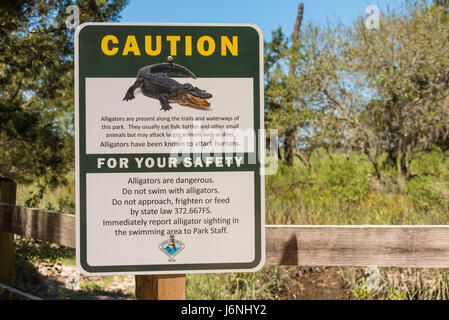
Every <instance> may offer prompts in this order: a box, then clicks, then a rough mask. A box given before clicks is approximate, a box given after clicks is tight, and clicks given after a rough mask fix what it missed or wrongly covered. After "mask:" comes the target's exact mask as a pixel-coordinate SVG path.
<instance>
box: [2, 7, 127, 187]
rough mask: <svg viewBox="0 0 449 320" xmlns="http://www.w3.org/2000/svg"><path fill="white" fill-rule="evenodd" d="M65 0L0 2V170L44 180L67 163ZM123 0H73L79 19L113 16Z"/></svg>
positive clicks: (69, 97)
mask: <svg viewBox="0 0 449 320" xmlns="http://www.w3.org/2000/svg"><path fill="white" fill-rule="evenodd" d="M70 4H71V1H67V0H65V1H64V0H59V1H58V0H48V1H39V0H17V1H9V2H2V4H0V176H3V177H7V178H12V179H14V180H16V181H30V180H31V179H33V178H34V177H36V176H45V177H47V178H49V179H50V180H52V179H53V180H54V179H55V178H56V177H58V176H59V175H61V174H62V173H64V172H65V171H66V170H67V168H68V167H69V166H70V165H71V164H72V163H73V104H74V101H73V81H74V80H73V33H74V30H69V29H67V27H66V24H65V20H66V19H67V17H68V16H69V15H68V14H67V13H66V8H67V6H69V5H70ZM125 4H126V0H102V1H94V0H79V1H77V2H76V5H77V6H78V8H79V12H80V20H81V23H82V22H85V21H116V20H117V19H118V18H119V12H120V10H121V9H122V8H123V7H124V6H125Z"/></svg>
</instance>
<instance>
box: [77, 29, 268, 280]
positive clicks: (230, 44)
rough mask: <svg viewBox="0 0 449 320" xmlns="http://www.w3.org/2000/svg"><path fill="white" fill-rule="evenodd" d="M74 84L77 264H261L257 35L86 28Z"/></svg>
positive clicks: (234, 267)
mask: <svg viewBox="0 0 449 320" xmlns="http://www.w3.org/2000/svg"><path fill="white" fill-rule="evenodd" d="M75 79H76V80H75V96H76V97H75V100H76V202H77V265H78V267H79V269H80V270H81V271H82V272H83V273H84V274H89V275H109V274H135V275H148V274H153V275H169V274H185V273H204V272H231V271H238V272H250V271H256V270H258V269H260V268H261V267H262V266H263V263H264V260H265V240H264V219H265V213H264V176H263V172H262V169H263V168H262V165H261V162H262V161H261V157H260V155H262V156H263V155H264V148H263V147H261V146H263V142H264V135H263V134H260V131H261V129H263V114H264V111H263V39H262V34H261V32H260V30H259V28H258V27H255V26H253V25H241V24H238V25H233V24H232V25H231V24H225V25H220V24H170V25H168V24H157V25H156V24H120V23H110V24H109V23H89V24H83V25H81V26H80V27H79V28H78V29H77V32H76V36H75ZM168 278H170V277H168ZM168 278H167V279H168ZM175 278H176V277H175ZM178 278H179V277H178ZM161 279H162V278H161ZM164 279H165V278H164ZM167 279H166V280H167ZM167 281H168V280H167ZM139 286H141V284H139Z"/></svg>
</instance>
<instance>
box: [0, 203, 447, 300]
mask: <svg viewBox="0 0 449 320" xmlns="http://www.w3.org/2000/svg"><path fill="white" fill-rule="evenodd" d="M0 233H3V234H5V233H10V234H19V235H22V236H27V237H31V238H35V239H39V240H44V241H49V242H53V243H56V244H60V245H64V246H67V247H71V248H75V245H76V239H75V237H76V236H75V216H74V215H72V214H65V213H59V212H51V211H45V210H40V209H32V208H26V207H21V206H16V205H13V204H6V203H0ZM265 253H266V264H270V265H301V266H370V265H374V266H385V267H418V268H449V226H371V225H370V226H299V225H285V226H280V225H270V226H266V250H265ZM1 264H2V257H0V269H1V267H2V266H1ZM184 285H185V278H184V276H182V275H181V276H179V275H177V276H173V275H164V276H136V296H137V298H138V299H183V298H185V287H184ZM167 288H168V289H169V290H168V291H167V290H166V289H167Z"/></svg>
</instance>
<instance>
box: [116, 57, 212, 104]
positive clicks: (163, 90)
mask: <svg viewBox="0 0 449 320" xmlns="http://www.w3.org/2000/svg"><path fill="white" fill-rule="evenodd" d="M169 75H173V76H185V77H190V78H193V79H196V76H195V74H194V73H193V72H192V71H190V70H189V69H187V68H186V67H183V66H181V65H178V64H176V63H173V62H172V60H170V59H169V63H159V64H153V65H149V66H146V67H143V68H141V69H140V70H139V72H138V73H137V78H136V82H134V84H133V85H132V86H131V87H129V89H128V91H127V92H126V95H125V97H124V98H123V100H124V101H128V100H132V99H134V98H135V96H134V92H135V90H136V89H137V88H141V89H142V93H143V94H144V95H145V96H147V97H150V98H153V99H157V100H159V102H160V104H161V110H164V111H168V110H170V109H171V108H172V107H171V106H170V103H179V104H180V105H183V106H189V107H193V108H199V109H208V108H209V107H210V103H209V102H208V101H207V99H210V98H212V95H211V94H210V93H208V92H206V91H205V90H202V89H199V88H197V87H195V86H193V85H192V84H190V83H179V82H178V81H176V80H174V79H171V78H169V77H168V76H169Z"/></svg>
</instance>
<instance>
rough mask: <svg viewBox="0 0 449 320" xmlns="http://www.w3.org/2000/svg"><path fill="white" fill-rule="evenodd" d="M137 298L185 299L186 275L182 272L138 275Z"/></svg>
mask: <svg viewBox="0 0 449 320" xmlns="http://www.w3.org/2000/svg"><path fill="white" fill-rule="evenodd" d="M135 281H136V286H135V287H136V298H137V300H185V299H186V276H185V275H184V274H166V275H138V276H135Z"/></svg>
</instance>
